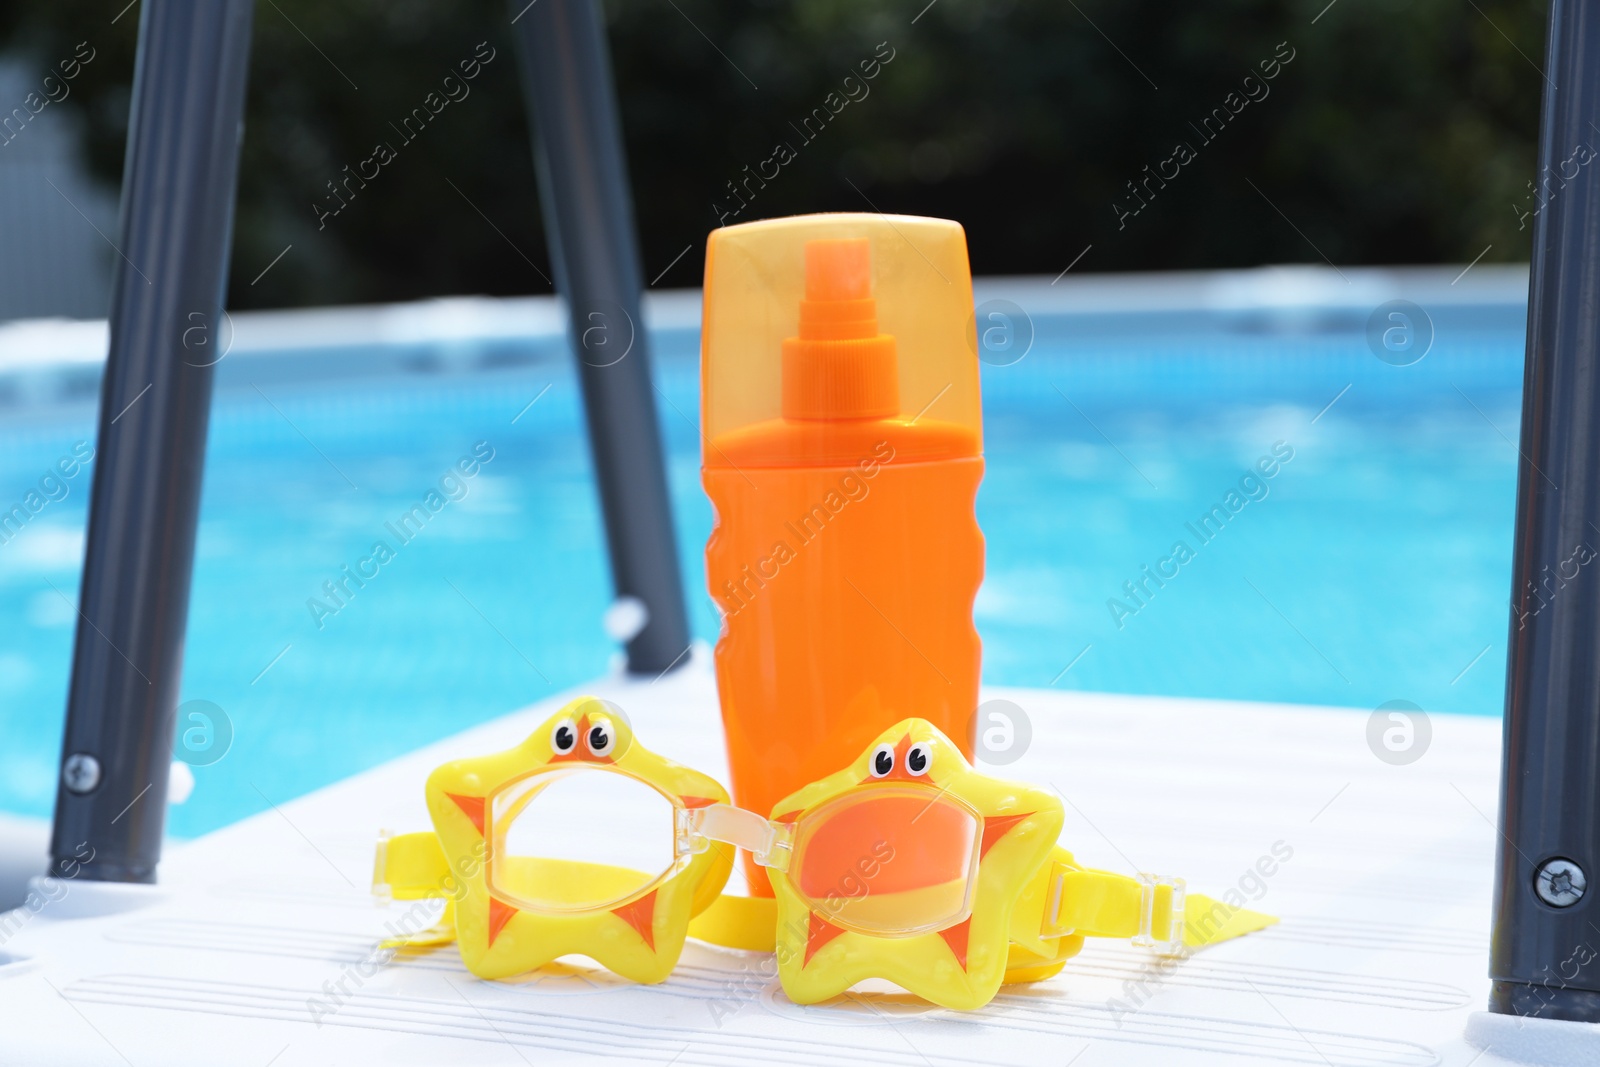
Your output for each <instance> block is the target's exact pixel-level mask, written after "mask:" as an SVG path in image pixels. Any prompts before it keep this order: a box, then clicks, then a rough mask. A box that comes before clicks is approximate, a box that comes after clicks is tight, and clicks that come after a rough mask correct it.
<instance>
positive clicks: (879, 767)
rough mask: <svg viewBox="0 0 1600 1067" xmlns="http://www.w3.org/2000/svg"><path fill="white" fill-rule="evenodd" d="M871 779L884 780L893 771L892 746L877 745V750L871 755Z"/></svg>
mask: <svg viewBox="0 0 1600 1067" xmlns="http://www.w3.org/2000/svg"><path fill="white" fill-rule="evenodd" d="M871 770H872V777H874V778H884V777H887V776H888V774H889V772H890V771H892V770H894V746H893V745H879V746H878V750H877V751H876V752H874V753H873V754H872V767H871Z"/></svg>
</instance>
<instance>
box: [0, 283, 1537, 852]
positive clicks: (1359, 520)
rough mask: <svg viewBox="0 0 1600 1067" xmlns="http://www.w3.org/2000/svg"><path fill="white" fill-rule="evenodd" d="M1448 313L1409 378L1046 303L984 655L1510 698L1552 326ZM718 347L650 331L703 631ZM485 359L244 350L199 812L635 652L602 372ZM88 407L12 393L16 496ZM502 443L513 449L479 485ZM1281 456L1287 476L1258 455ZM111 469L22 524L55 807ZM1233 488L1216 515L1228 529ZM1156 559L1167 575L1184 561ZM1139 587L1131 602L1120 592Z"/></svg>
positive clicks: (552, 355) (560, 359)
mask: <svg viewBox="0 0 1600 1067" xmlns="http://www.w3.org/2000/svg"><path fill="white" fill-rule="evenodd" d="M1434 322H1435V326H1436V328H1437V340H1436V341H1435V344H1434V347H1433V350H1432V351H1431V352H1430V353H1429V355H1428V356H1427V357H1426V358H1425V359H1423V360H1422V361H1421V362H1419V363H1417V364H1415V365H1413V366H1409V367H1394V366H1390V365H1387V364H1385V363H1383V362H1380V361H1379V360H1377V359H1376V358H1374V356H1373V355H1372V354H1371V352H1370V351H1369V350H1368V348H1367V345H1366V341H1365V338H1364V336H1363V333H1362V327H1363V325H1364V319H1363V318H1356V319H1353V320H1350V321H1345V320H1342V319H1332V320H1325V321H1321V322H1320V323H1312V324H1310V325H1307V324H1301V325H1300V326H1297V327H1293V328H1284V329H1277V330H1274V329H1271V328H1266V327H1264V326H1263V324H1261V323H1250V322H1240V321H1234V320H1226V319H1221V318H1215V317H1209V316H1203V315H1198V314H1172V315H1149V316H1142V317H1140V318H1139V319H1137V320H1130V319H1129V318H1128V317H1125V316H1111V315H1107V316H1104V317H1094V316H1082V315H1077V316H1073V317H1071V318H1057V319H1052V318H1040V319H1037V320H1036V323H1035V325H1036V327H1037V339H1036V341H1035V344H1034V348H1033V350H1032V351H1031V352H1030V353H1029V354H1028V355H1027V357H1026V358H1024V359H1022V360H1021V361H1020V362H1018V363H1016V364H1014V365H1011V366H1005V367H1001V366H986V367H985V368H984V390H985V395H984V402H985V418H986V433H987V442H986V449H987V456H988V464H989V466H988V474H987V477H986V478H985V481H984V484H983V487H982V490H981V491H980V493H979V497H978V511H979V518H980V521H981V522H982V525H983V528H984V531H985V534H986V536H987V539H988V578H987V580H986V582H985V585H984V587H983V590H982V592H981V594H980V596H979V599H978V603H977V619H978V627H979V629H980V631H981V633H982V635H983V639H984V675H985V679H986V680H987V681H988V682H991V683H1000V684H1008V685H1021V686H1036V687H1047V686H1051V685H1054V686H1056V687H1057V688H1062V689H1084V690H1104V691H1116V692H1128V693H1153V694H1171V695H1184V696H1200V697H1218V698H1236V699H1245V700H1273V701H1291V702H1304V703H1311V704H1335V705H1350V706H1356V707H1366V708H1371V707H1375V706H1376V705H1378V704H1379V703H1382V702H1384V701H1387V700H1392V699H1405V700H1410V701H1414V702H1415V703H1417V704H1419V705H1421V706H1422V707H1424V708H1427V709H1436V710H1444V711H1457V712H1467V713H1472V714H1481V715H1496V714H1498V713H1499V711H1500V705H1501V699H1502V688H1503V672H1504V664H1505V643H1506V634H1507V619H1508V608H1507V600H1508V594H1509V587H1510V557H1511V518H1512V511H1513V492H1514V487H1515V462H1514V461H1515V456H1516V450H1515V447H1514V446H1513V444H1512V443H1511V442H1513V441H1515V440H1516V437H1517V432H1518V407H1519V389H1520V379H1521V359H1522V355H1521V354H1522V345H1523V330H1524V317H1523V312H1522V310H1521V309H1520V308H1514V307H1498V308H1494V307H1491V308H1481V309H1456V310H1450V309H1445V310H1441V311H1438V312H1436V313H1435V315H1434ZM695 345H696V338H695V337H694V336H693V335H692V334H690V333H685V332H681V331H679V332H669V333H665V334H663V335H661V336H659V337H658V338H656V358H657V362H656V371H657V375H656V376H657V382H658V387H659V394H660V401H661V402H660V404H659V405H658V406H659V408H660V411H661V423H662V426H663V429H664V432H665V435H666V441H667V446H668V452H669V461H670V477H671V482H672V490H673V496H674V500H675V502H676V505H677V517H676V521H677V534H678V538H679V543H680V546H681V549H682V557H683V566H684V571H685V575H686V581H687V583H688V587H689V589H690V591H691V593H692V605H691V610H692V614H693V626H694V630H695V633H696V634H697V636H699V637H702V638H705V639H708V640H710V639H714V637H715V633H716V625H717V624H716V617H715V614H714V611H713V608H712V606H711V602H710V600H709V598H708V597H707V596H706V595H705V593H704V569H703V564H702V557H701V553H702V549H703V546H704V544H705V539H706V536H707V534H708V532H709V530H710V524H711V513H710V508H709V506H708V504H707V502H706V500H705V497H704V495H703V494H702V492H701V490H700V487H699V478H698V464H699V455H698V436H697V431H696V427H695V419H696V418H697V408H698V396H697V383H696V373H697V368H696V364H695V356H694V352H695ZM418 355H419V360H418V361H417V362H418V365H419V366H426V364H427V360H426V359H424V358H420V357H425V356H427V355H428V353H426V352H420V353H418ZM486 362H488V363H491V364H496V365H497V366H498V369H491V370H482V371H479V372H476V373H470V374H428V373H425V372H420V371H419V372H418V373H414V374H408V375H404V376H400V377H396V378H394V379H390V380H381V381H379V380H361V381H356V382H350V381H345V382H339V383H335V384H332V385H328V384H324V385H295V384H292V383H290V384H286V383H283V382H278V383H275V384H270V385H262V387H261V392H260V393H258V392H257V391H256V390H255V389H253V388H250V387H249V383H248V379H249V377H250V374H251V373H252V372H251V371H250V369H249V367H248V366H247V365H246V363H245V362H243V361H241V362H240V363H238V364H237V365H235V366H233V367H231V368H230V367H229V366H228V364H224V368H225V370H226V371H227V374H225V375H224V384H225V385H226V386H227V387H225V388H223V389H221V390H219V393H218V397H217V402H216V408H215V413H214V416H213V420H212V426H211V437H210V447H209V452H208V457H207V467H206V483H205V495H204V505H203V513H202V518H201V529H200V540H199V559H198V563H197V567H196V573H195V581H194V594H193V607H192V610H191V614H190V624H189V639H188V647H187V656H186V660H185V671H184V684H183V699H184V700H193V699H204V700H209V701H211V702H214V703H215V704H217V705H218V706H220V707H221V708H223V709H224V710H225V712H226V713H227V715H228V716H229V718H230V719H231V721H232V723H233V728H234V734H235V736H234V741H233V746H232V749H231V750H230V751H229V753H228V755H227V756H226V757H225V758H224V759H222V760H221V761H220V762H218V763H216V764H215V765H212V766H205V767H199V768H197V769H196V771H195V775H196V779H197V785H196V789H195V793H194V796H193V797H192V799H191V800H190V801H189V802H188V803H187V804H185V805H182V806H179V807H176V808H174V809H173V812H172V817H171V828H172V830H173V832H174V833H177V834H180V835H193V834H197V833H201V832H204V831H206V830H208V829H212V828H215V827H217V826H220V825H223V824H226V823H227V822H230V821H233V820H234V819H237V818H239V817H241V816H243V815H245V814H248V813H251V812H254V811H258V810H262V809H264V808H265V807H266V802H267V800H269V799H270V800H271V801H273V802H278V801H281V800H284V799H287V798H290V797H293V796H295V795H298V794H300V793H303V792H306V791H307V790H310V789H312V788H315V787H317V786H319V785H322V784H325V783H327V782H330V781H334V780H336V779H338V778H341V777H344V776H346V775H348V774H350V773H352V772H355V771H358V770H360V769H362V768H365V767H369V766H372V765H374V764H376V763H378V762H381V761H383V760H385V759H388V758H390V757H392V756H395V755H397V754H400V753H403V752H406V751H408V750H410V749H413V748H415V747H417V746H418V745H420V744H422V743H424V742H427V741H429V740H432V739H436V738H438V737H440V736H443V735H445V734H447V733H450V732H453V731H455V730H457V729H460V728H462V727H464V726H466V725H468V724H471V723H475V722H479V721H482V720H484V719H487V718H489V717H492V716H495V715H499V714H502V713H504V712H506V711H508V710H511V709H513V708H515V707H517V706H519V705H522V704H525V703H527V702H529V701H532V700H535V699H538V698H540V697H543V696H545V695H547V694H550V693H552V692H554V691H556V690H557V689H559V688H561V687H564V686H568V685H572V684H574V683H577V682H579V681H582V680H583V679H585V678H589V677H593V676H595V675H597V674H599V673H602V672H603V671H605V670H607V669H608V667H609V665H610V662H611V658H612V656H613V654H614V648H613V646H612V645H611V643H610V642H609V641H608V639H607V638H606V637H605V635H604V633H603V631H602V628H601V623H600V619H601V613H602V612H603V610H604V608H605V607H606V605H607V603H608V601H609V598H610V586H609V577H608V575H607V573H606V569H605V555H604V551H603V543H602V534H601V526H600V519H599V514H598V509H597V503H596V500H595V495H594V492H593V488H592V485H591V480H590V467H589V462H588V455H587V446H586V442H585V437H584V431H583V424H582V413H581V405H580V399H579V396H578V392H577V385H576V380H575V377H574V375H573V373H572V371H571V369H570V367H569V366H568V362H567V359H566V357H565V356H564V355H562V354H561V352H560V350H559V348H558V347H557V346H553V345H551V344H549V343H548V342H545V343H542V344H541V345H535V344H533V343H532V342H529V344H528V345H527V346H524V349H521V350H518V349H517V346H511V349H510V350H509V357H508V358H504V359H489V360H487V361H486ZM228 375H232V378H231V379H230V378H228ZM547 387H548V388H547ZM541 391H543V395H542V396H540V397H539V400H538V402H537V403H535V404H534V405H533V406H532V407H531V408H529V407H526V405H527V404H528V402H529V401H530V400H532V399H533V398H534V397H535V396H539V395H540V393H541ZM263 394H264V395H263ZM1336 397H1337V400H1336V401H1335V398H1336ZM269 399H270V402H269ZM1330 401H1334V402H1333V404H1332V406H1331V407H1327V405H1328V404H1329V403H1330ZM1324 408H1326V410H1325V411H1324ZM519 412H520V413H521V414H520V416H519ZM1319 412H1321V414H1320V416H1319ZM513 420H515V421H513ZM93 432H94V420H93V412H92V410H91V409H90V408H89V407H88V406H87V405H83V406H81V407H79V408H76V409H73V410H71V411H69V412H67V413H66V414H63V415H60V416H59V417H52V418H50V419H47V420H43V421H41V420H40V419H38V418H37V417H34V416H28V417H24V416H20V415H12V416H5V417H0V510H4V509H6V508H9V507H10V506H11V504H12V503H13V502H17V501H20V500H22V499H23V497H24V494H26V493H27V492H28V490H29V489H30V488H32V487H36V486H37V485H38V483H39V481H40V479H41V477H42V476H43V475H44V474H45V473H46V472H47V471H48V470H49V469H51V468H52V467H54V465H55V464H56V462H57V460H58V459H60V458H61V457H64V456H67V455H70V454H71V452H72V449H73V445H74V443H75V442H77V441H80V440H81V441H91V442H92V438H93ZM478 442H484V443H485V444H484V445H483V446H481V447H480V449H479V454H480V455H482V454H485V452H486V450H488V449H492V451H493V458H492V459H490V460H488V462H486V463H485V462H481V460H480V463H479V467H478V470H477V473H476V474H474V475H473V476H472V477H470V478H461V479H460V480H459V481H456V480H451V479H449V478H448V477H447V476H448V475H449V474H450V472H451V471H452V470H453V469H455V468H456V466H457V464H458V462H459V461H460V460H462V459H463V458H466V457H472V456H473V452H474V446H475V445H476V444H477V443H478ZM1275 450H1276V452H1275ZM1291 452H1292V458H1288V459H1287V460H1285V458H1284V457H1286V456H1289V455H1290V454H1291ZM1263 457H1275V460H1276V462H1275V465H1274V463H1273V462H1270V461H1269V462H1268V463H1267V464H1266V467H1267V468H1270V469H1273V470H1274V471H1275V473H1274V474H1273V476H1272V477H1270V478H1257V479H1250V478H1246V475H1247V473H1248V472H1249V471H1251V470H1252V469H1254V468H1255V465H1256V464H1257V462H1258V460H1261V459H1262V458H1263ZM91 466H92V465H91ZM469 466H470V464H469ZM88 478H89V474H88V472H87V471H84V472H81V473H80V474H78V475H77V476H76V477H75V478H73V479H70V480H66V481H65V482H64V484H65V487H66V489H65V497H64V498H63V499H60V500H58V501H52V502H50V503H49V504H48V505H46V506H45V507H44V509H43V510H42V511H40V513H39V514H38V515H37V516H36V517H35V518H34V519H33V520H32V521H31V522H30V523H29V524H28V525H27V527H26V529H25V530H24V532H23V533H22V534H20V535H19V536H17V537H15V538H14V539H12V540H11V541H9V543H5V544H0V619H4V620H5V623H6V625H5V626H4V628H3V629H0V810H3V811H12V812H20V813H25V814H33V815H45V814H47V813H48V811H49V808H50V804H51V802H52V799H53V795H54V780H55V778H54V768H55V764H56V760H57V757H58V748H59V744H60V724H61V718H62V712H63V708H64V705H65V699H66V679H67V673H68V666H69V660H70V655H71V643H72V633H73V622H74V618H75V614H74V609H73V607H72V605H71V603H70V602H69V598H73V597H75V595H76V590H77V583H78V569H79V564H80V557H81V553H82V529H83V525H84V519H85V505H86V501H87V496H88V486H89V482H88ZM1241 480H1243V481H1242V482H1241ZM430 489H440V490H441V496H442V497H445V498H446V499H449V502H448V503H447V504H446V505H445V506H444V508H443V509H442V510H440V511H439V512H438V513H437V514H436V515H434V516H433V517H432V518H431V519H430V521H429V522H428V523H427V525H426V526H425V527H424V528H423V529H422V530H421V531H420V532H418V533H415V534H414V535H413V536H410V538H409V540H408V541H403V540H402V539H401V538H399V537H397V536H396V535H395V533H394V532H393V531H392V530H390V529H389V526H388V525H386V524H394V523H396V522H397V521H398V520H399V518H400V516H401V515H402V514H404V513H405V512H407V511H408V510H409V509H411V507H412V506H413V505H415V504H417V503H419V502H421V501H422V500H423V498H424V497H425V495H426V494H427V493H428V492H429V490H430ZM1230 490H1238V491H1239V495H1238V496H1237V497H1235V498H1234V499H1233V500H1232V501H1229V500H1228V494H1229V492H1230ZM52 491H53V492H54V493H55V494H56V495H60V489H59V488H56V487H55V486H54V483H52ZM451 497H459V499H450V498H451ZM1229 503H1233V504H1235V505H1236V506H1238V510H1237V512H1236V513H1233V512H1230V518H1229V519H1228V521H1227V523H1226V525H1225V526H1224V527H1223V528H1222V530H1221V532H1220V533H1217V534H1214V535H1212V536H1210V539H1209V540H1205V539H1203V538H1202V537H1201V536H1199V535H1198V533H1197V530H1198V526H1199V519H1200V518H1201V516H1202V515H1204V514H1206V513H1208V512H1209V511H1210V509H1211V508H1212V506H1213V505H1217V504H1223V505H1224V506H1225V507H1226V505H1227V504H1229ZM1215 524H1216V520H1215V519H1214V520H1213V525H1212V526H1211V527H1210V529H1211V530H1214V529H1215ZM1192 527H1193V528H1192ZM379 541H382V542H384V543H385V545H386V546H387V547H388V548H389V549H390V554H389V556H388V558H386V559H384V560H382V561H381V562H379V561H377V560H375V559H373V547H374V544H375V543H376V542H379ZM1179 542H1182V543H1183V544H1184V546H1185V548H1186V549H1187V551H1186V552H1175V548H1176V546H1177V544H1178V543H1179ZM345 566H348V567H350V568H351V569H352V570H355V569H357V568H358V567H359V568H361V569H364V570H365V571H366V572H367V573H369V574H370V573H371V572H372V570H373V569H374V568H376V572H377V573H376V575H375V576H373V577H371V578H370V579H368V580H367V581H366V584H365V586H364V587H362V588H359V589H358V590H357V591H356V593H355V595H354V596H351V597H348V598H343V597H341V599H342V601H343V602H342V604H341V603H338V602H335V601H333V600H331V599H328V598H326V597H323V598H322V601H321V602H322V605H323V607H322V609H320V610H316V609H314V608H313V607H311V606H308V600H310V599H311V598H314V597H318V596H319V594H321V593H322V587H323V583H324V582H327V581H333V580H338V579H340V578H341V577H342V576H343V573H342V571H341V568H343V567H345ZM1146 566H1148V567H1150V568H1151V569H1152V570H1158V569H1164V570H1165V572H1166V573H1167V574H1168V575H1170V577H1168V578H1166V579H1164V582H1165V584H1164V585H1161V586H1157V585H1156V584H1155V582H1154V581H1153V580H1151V579H1147V578H1146V577H1145V571H1144V568H1145V567H1146ZM1174 571H1175V573H1174ZM1141 581H1143V582H1144V583H1145V589H1144V590H1143V591H1138V590H1136V591H1137V592H1138V598H1137V599H1134V598H1133V597H1131V596H1130V595H1129V594H1128V592H1127V590H1126V589H1125V587H1124V583H1125V582H1135V583H1137V582H1141ZM1118 602H1120V605H1121V606H1120V608H1118V607H1117V606H1116V603H1118ZM334 608H337V610H333V609H334ZM1134 609H1137V610H1134ZM285 650H286V651H285ZM1069 664H1070V665H1071V666H1070V669H1068V667H1069ZM269 665H270V666H269ZM713 710H714V709H707V713H708V715H710V714H712V713H713Z"/></svg>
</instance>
